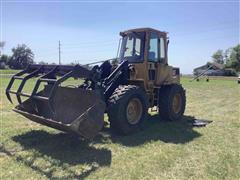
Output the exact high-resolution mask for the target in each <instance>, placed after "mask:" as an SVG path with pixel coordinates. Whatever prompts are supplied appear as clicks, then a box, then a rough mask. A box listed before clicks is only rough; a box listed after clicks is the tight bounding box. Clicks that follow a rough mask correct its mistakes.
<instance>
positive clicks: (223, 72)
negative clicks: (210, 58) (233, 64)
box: [193, 62, 235, 76]
mask: <svg viewBox="0 0 240 180" xmlns="http://www.w3.org/2000/svg"><path fill="white" fill-rule="evenodd" d="M193 74H194V75H195V76H197V75H200V74H204V75H207V76H234V75H235V72H234V70H233V69H231V68H225V67H224V65H223V64H219V63H215V62H208V63H207V64H205V65H203V66H200V67H197V68H195V69H194V70H193Z"/></svg>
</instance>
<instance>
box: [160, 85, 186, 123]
mask: <svg viewBox="0 0 240 180" xmlns="http://www.w3.org/2000/svg"><path fill="white" fill-rule="evenodd" d="M185 106H186V96H185V90H184V89H183V87H182V86H181V85H178V84H173V85H166V86H163V87H161V89H160V90H159V104H158V107H159V115H160V117H161V118H162V119H164V120H172V121H174V120H180V119H182V117H183V114H184V111H185Z"/></svg>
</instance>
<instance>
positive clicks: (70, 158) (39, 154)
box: [12, 130, 112, 179]
mask: <svg viewBox="0 0 240 180" xmlns="http://www.w3.org/2000/svg"><path fill="white" fill-rule="evenodd" d="M12 139H13V141H15V142H17V143H19V144H20V145H21V146H22V147H23V148H24V150H26V151H29V152H31V151H32V150H34V151H33V152H34V154H33V155H31V161H29V160H28V158H24V157H22V156H19V157H17V158H16V159H17V160H18V161H20V162H21V163H24V164H25V165H27V166H29V167H31V168H32V169H33V170H35V171H37V172H38V173H40V174H42V175H44V176H46V177H48V178H50V179H52V178H57V177H55V176H54V174H56V172H57V171H58V170H57V169H58V168H61V169H63V170H64V172H65V174H64V179H84V178H85V177H87V176H88V175H89V174H90V173H92V172H93V171H95V170H97V169H98V168H99V167H101V166H110V164H111V159H112V157H111V156H112V155H111V151H110V150H108V149H106V148H95V147H94V146H91V144H89V142H87V141H83V140H80V139H79V138H78V137H76V136H74V135H71V134H66V133H59V134H50V133H48V132H45V131H42V130H34V131H29V132H27V133H25V134H22V135H18V136H14V137H13V138H12ZM35 152H36V153H35ZM38 158H41V159H44V161H46V163H50V164H51V167H52V170H50V171H46V170H45V168H43V167H39V166H36V165H35V164H34V162H35V160H36V159H38ZM49 159H51V161H49ZM74 165H87V166H89V167H90V168H87V170H86V169H85V170H84V171H83V172H80V173H79V172H78V173H76V172H75V171H73V170H71V168H70V167H72V166H74ZM64 167H65V168H64ZM68 167H69V168H68ZM50 169H51V168H50Z"/></svg>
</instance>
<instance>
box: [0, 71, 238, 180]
mask: <svg viewBox="0 0 240 180" xmlns="http://www.w3.org/2000/svg"><path fill="white" fill-rule="evenodd" d="M0 74H1V73H0ZM8 81H9V78H6V77H1V85H0V88H1V89H0V90H1V99H0V105H1V146H0V168H1V169H0V175H1V178H0V179H48V178H55V179H83V178H89V179H236V180H238V179H240V157H239V152H240V122H239V111H240V109H239V108H240V107H239V105H240V98H239V97H240V85H238V84H237V83H236V81H234V80H225V79H215V80H211V78H210V82H208V83H207V82H205V81H203V80H201V81H200V82H196V81H195V82H189V78H183V79H182V84H183V86H184V88H185V89H186V92H187V108H186V113H185V117H184V119H183V120H182V121H181V122H167V121H162V120H160V119H159V118H158V116H157V115H156V114H152V115H151V116H150V117H149V119H148V121H147V122H146V123H145V128H144V130H143V131H141V132H139V133H136V134H134V135H131V136H117V135H114V134H112V133H110V132H109V127H108V126H107V127H106V128H105V129H104V131H103V132H101V133H100V134H99V135H98V136H97V137H96V138H95V139H94V140H93V141H91V142H89V141H86V140H82V139H79V138H77V137H75V136H73V135H69V134H65V133H62V132H59V131H57V130H53V129H51V128H47V127H44V126H42V125H38V124H36V123H34V122H31V121H28V120H26V119H25V118H23V117H22V116H20V115H18V114H16V113H14V112H13V111H11V108H13V105H11V104H10V103H9V102H8V101H7V99H6V97H5V94H4V90H5V87H6V85H7V83H8ZM32 83H33V82H30V85H31V84H32ZM30 85H29V86H28V87H27V90H29V89H30ZM193 117H196V118H203V119H207V120H212V121H213V122H212V123H211V124H209V125H207V126H206V127H202V128H196V127H195V128H193V127H192V126H191V124H190V123H189V122H191V120H192V118H193Z"/></svg>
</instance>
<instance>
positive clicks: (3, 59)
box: [0, 54, 10, 64]
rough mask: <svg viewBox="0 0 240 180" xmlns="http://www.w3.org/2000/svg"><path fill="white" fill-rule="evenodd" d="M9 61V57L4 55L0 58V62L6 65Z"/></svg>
mask: <svg viewBox="0 0 240 180" xmlns="http://www.w3.org/2000/svg"><path fill="white" fill-rule="evenodd" d="M9 59H10V57H9V56H8V55H6V54H3V55H2V56H1V57H0V62H4V63H5V64H8V63H9Z"/></svg>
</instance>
